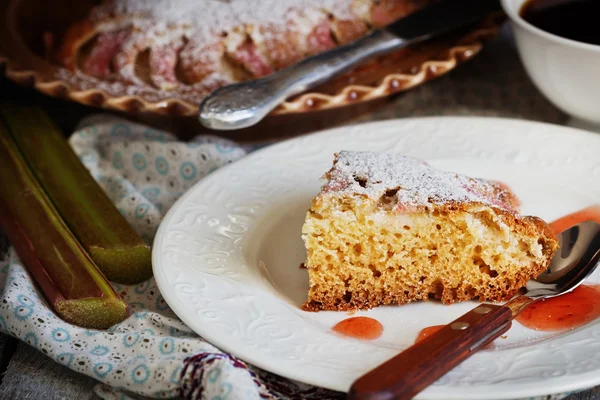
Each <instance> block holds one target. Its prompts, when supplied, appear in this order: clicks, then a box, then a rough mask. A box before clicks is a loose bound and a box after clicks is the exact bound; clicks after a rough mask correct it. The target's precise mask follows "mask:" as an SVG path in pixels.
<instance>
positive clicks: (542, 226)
mask: <svg viewBox="0 0 600 400" xmlns="http://www.w3.org/2000/svg"><path fill="white" fill-rule="evenodd" d="M325 178H326V179H327V183H325V185H324V186H323V188H322V190H321V193H319V194H318V195H317V197H315V199H314V200H313V202H312V205H311V208H310V209H309V211H308V213H307V215H306V221H305V224H304V227H303V228H302V233H303V236H302V238H303V240H304V242H305V245H306V249H307V261H306V263H305V264H306V267H307V268H308V273H309V278H310V290H309V293H308V301H307V302H306V303H305V304H304V305H303V308H304V309H305V310H307V311H318V310H352V309H361V308H371V307H375V306H379V305H383V304H404V303H407V302H409V301H414V300H425V299H428V298H430V297H433V298H435V299H440V300H441V301H442V302H443V303H446V304H449V303H454V302H457V301H464V300H469V299H474V298H478V299H479V300H480V301H500V300H507V299H509V298H511V297H512V296H513V295H515V294H516V292H517V291H518V290H519V288H521V287H523V286H524V285H525V283H526V282H527V281H528V280H529V279H531V278H533V277H536V276H537V275H538V274H540V273H541V272H542V271H544V270H545V269H546V268H547V266H548V264H549V262H550V260H551V258H552V256H553V254H554V252H555V250H556V248H557V246H558V243H557V240H556V238H555V237H554V234H553V233H552V231H551V229H550V227H549V226H548V225H547V224H546V223H545V222H544V221H542V220H541V219H539V218H537V217H529V216H521V215H519V214H518V213H517V210H516V208H517V207H518V200H517V198H516V197H515V195H514V194H513V193H511V192H510V190H509V189H508V188H506V187H505V186H504V185H501V184H499V183H494V182H490V181H485V180H481V179H473V178H469V177H467V176H464V175H460V174H456V173H453V172H445V171H440V170H438V169H435V168H433V167H431V166H430V165H428V164H427V163H425V162H423V161H420V160H417V159H414V158H408V157H404V156H401V155H397V154H383V153H372V152H348V151H342V152H340V153H339V154H336V156H335V161H334V164H333V167H332V168H331V169H330V170H329V172H327V173H326V174H325Z"/></svg>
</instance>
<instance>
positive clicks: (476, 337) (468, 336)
mask: <svg viewBox="0 0 600 400" xmlns="http://www.w3.org/2000/svg"><path fill="white" fill-rule="evenodd" d="M558 242H559V246H560V247H559V249H558V251H557V252H556V253H555V254H554V257H553V258H552V260H551V262H550V265H549V267H548V268H547V269H546V271H544V272H543V273H542V274H540V275H539V276H538V277H537V278H536V279H532V280H530V281H529V282H528V283H527V285H526V287H525V291H524V293H523V294H521V295H519V296H517V297H515V298H514V299H512V300H511V301H509V302H508V303H506V304H505V305H495V304H482V305H480V306H479V307H476V308H475V309H473V310H471V311H469V312H468V313H466V314H464V315H463V316H461V317H460V318H458V319H456V320H454V321H453V322H451V323H450V324H448V325H446V326H444V327H443V328H441V329H440V330H439V331H437V332H436V333H434V334H432V335H431V336H429V337H427V338H426V339H425V340H423V341H421V342H419V343H417V344H415V345H413V346H411V347H409V348H408V349H406V350H405V351H403V352H402V353H400V354H398V355H397V356H395V357H393V358H392V359H390V360H388V361H386V362H385V363H384V364H382V365H381V366H379V367H377V368H375V369H374V370H372V371H370V372H368V373H366V374H365V375H363V376H362V377H360V378H359V379H357V380H356V381H355V382H354V384H353V385H352V387H351V388H350V393H349V394H348V398H349V399H378V400H382V399H397V400H403V399H407V400H408V399H411V398H412V397H413V396H414V395H416V394H417V393H419V392H420V391H422V390H423V389H425V388H426V387H427V386H429V385H430V384H432V383H433V382H435V381H436V380H437V379H438V378H440V377H442V376H443V375H444V374H446V373H447V372H448V371H450V370H451V369H452V368H454V367H455V366H457V365H458V364H460V363H461V362H462V361H464V360H466V359H467V358H469V357H470V356H471V355H472V354H474V353H475V352H477V351H478V350H480V349H482V348H483V347H485V346H486V345H487V344H489V343H490V342H492V341H493V340H494V339H496V338H497V337H499V336H500V335H502V334H503V333H504V332H506V331H507V330H508V329H509V328H510V326H511V322H512V320H513V319H514V318H516V317H517V316H518V315H519V313H520V312H521V311H523V310H524V309H525V308H526V307H528V306H529V305H531V304H533V303H535V302H537V301H540V300H544V299H549V298H552V297H557V296H560V295H563V294H565V293H569V292H571V291H573V290H574V289H575V288H577V286H579V285H581V283H582V282H583V281H584V280H585V279H586V278H587V277H588V276H590V275H591V274H592V273H593V272H594V270H595V269H596V267H597V266H598V264H599V260H600V224H598V223H597V222H595V221H586V222H582V223H580V224H577V225H575V226H573V227H571V228H569V229H567V230H565V231H563V232H562V233H560V234H559V235H558Z"/></svg>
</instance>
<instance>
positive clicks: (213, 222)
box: [153, 118, 600, 400]
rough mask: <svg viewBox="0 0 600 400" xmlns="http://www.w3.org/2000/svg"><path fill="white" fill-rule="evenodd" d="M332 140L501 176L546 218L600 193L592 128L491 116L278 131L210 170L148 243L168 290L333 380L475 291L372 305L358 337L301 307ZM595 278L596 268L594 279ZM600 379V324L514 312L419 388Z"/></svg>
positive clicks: (210, 329) (488, 390) (560, 386)
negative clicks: (505, 327) (495, 333)
mask: <svg viewBox="0 0 600 400" xmlns="http://www.w3.org/2000/svg"><path fill="white" fill-rule="evenodd" d="M339 150H376V151H384V152H397V153H402V154H405V155H410V156H414V157H419V158H422V159H425V160H427V161H429V162H430V163H431V164H433V165H434V166H437V167H441V168H444V169H448V170H454V171H456V172H462V173H466V174H469V175H472V176H477V177H482V178H490V179H496V180H500V181H502V182H504V183H507V184H508V185H509V186H511V187H512V189H513V190H514V191H515V192H516V193H517V195H518V196H519V197H520V199H521V200H522V203H523V206H522V211H523V212H524V213H528V214H535V215H538V216H540V217H542V218H544V219H546V220H553V219H555V218H558V217H560V216H562V215H564V214H567V213H570V212H574V211H576V210H578V209H581V208H583V207H586V206H589V205H591V204H594V203H596V202H600V183H599V182H600V181H599V180H600V136H599V135H596V134H591V133H587V132H583V131H578V130H574V129H570V128H564V127H560V126H554V125H546V124H539V123H532V122H524V121H516V120H505V119H492V118H425V119H405V120H393V121H384V122H377V123H370V124H365V125H357V126H352V127H342V128H338V129H333V130H329V131H326V132H322V133H318V134H314V135H310V136H305V137H301V138H298V139H294V140H290V141H286V142H283V143H280V144H277V145H274V146H271V147H268V148H266V149H263V150H260V151H257V152H255V153H253V154H251V155H249V156H248V157H246V158H245V159H243V160H241V161H238V162H236V163H235V164H232V165H230V166H227V167H225V168H222V169H221V170H218V171H216V172H214V173H213V174H211V175H210V176H208V177H207V178H205V179H204V180H202V181H201V182H199V183H198V184H197V185H196V186H194V187H193V188H192V189H190V190H189V191H188V192H187V193H186V194H185V195H184V196H183V197H182V198H181V199H180V200H179V201H178V202H177V203H176V204H175V205H174V206H173V208H172V209H171V210H170V211H169V213H168V214H167V216H166V217H165V219H164V221H163V222H162V224H161V226H160V229H159V230H158V233H157V236H156V239H155V242H154V250H153V264H154V274H155V277H156V280H157V282H158V286H159V288H160V291H161V292H162V294H163V296H164V298H165V299H166V301H167V303H168V304H169V305H170V306H171V308H172V309H173V310H174V311H175V313H176V314H177V315H178V316H179V317H180V318H181V319H182V320H183V321H184V322H185V323H186V324H187V325H188V326H190V327H191V328H192V329H194V330H195V331H196V332H197V333H198V334H199V335H201V336H203V337H204V338H206V339H207V340H209V341H210V342H212V343H214V344H215V345H217V346H219V347H220V348H221V349H223V350H226V351H229V352H231V353H232V354H234V355H235V356H237V357H239V358H241V359H243V360H245V361H247V362H249V363H251V364H254V365H256V366H258V367H261V368H263V369H266V370H268V371H272V372H274V373H277V374H279V375H282V376H285V377H288V378H291V379H295V380H298V381H301V382H306V383H311V384H314V385H319V386H323V387H327V388H331V389H335V390H341V391H346V390H348V388H349V386H350V384H351V383H352V381H353V380H354V379H355V378H357V377H358V376H360V375H361V374H363V373H364V372H366V371H367V370H369V369H371V368H373V367H375V366H377V365H378V364H380V363H381V362H382V361H384V360H386V359H388V358H390V357H392V356H393V355H395V354H396V353H398V352H399V351H400V350H402V349H404V348H406V347H408V346H410V345H411V344H412V343H413V342H414V340H415V337H416V335H417V333H418V332H419V331H420V330H421V329H422V328H424V327H427V326H430V325H439V324H444V323H447V322H450V321H451V320H453V319H455V318H457V317H459V316H460V315H461V314H463V313H464V312H466V311H467V310H469V309H470V308H472V307H474V306H475V304H474V303H463V304H456V305H452V306H444V305H441V304H438V303H436V302H422V303H413V304H409V305H406V306H387V307H379V308H376V309H373V310H370V311H364V312H358V313H356V314H355V315H368V316H371V317H373V318H375V319H377V320H379V321H380V322H381V323H382V324H383V326H384V329H385V330H384V333H383V335H382V336H381V338H379V339H377V340H375V341H371V342H368V341H359V340H353V339H348V338H345V337H341V336H338V335H337V334H334V333H332V332H331V330H330V329H331V327H332V326H333V325H335V324H336V323H337V322H338V321H340V320H343V319H345V318H347V317H348V313H344V312H319V313H308V312H304V311H302V310H301V309H300V308H299V305H300V304H301V303H302V302H303V301H304V300H305V298H306V294H307V291H308V277H307V272H306V271H305V270H302V269H300V268H299V265H300V263H301V262H303V261H304V257H305V251H304V246H303V243H302V240H301V238H300V229H301V226H302V223H303V220H304V216H305V212H306V209H307V207H308V206H309V203H310V200H311V198H312V197H313V196H314V195H315V194H317V193H318V191H319V188H320V184H321V182H320V181H319V177H320V176H321V175H322V174H323V172H325V171H326V170H327V169H328V168H329V167H330V165H331V162H332V157H333V153H334V152H336V151H339ZM591 279H592V280H593V281H595V282H600V274H596V275H595V276H594V277H592V278H591ZM597 384H600V324H592V325H588V326H586V327H583V328H581V329H578V330H575V331H571V332H567V333H562V334H557V333H553V334H550V333H540V332H534V331H530V330H527V329H525V328H524V327H522V326H520V325H519V324H518V323H515V324H514V326H513V328H512V329H511V330H510V331H509V332H508V337H507V338H506V339H498V340H497V341H496V342H495V346H494V348H493V349H491V350H487V351H483V352H480V353H478V354H476V355H474V356H473V357H471V358H470V359H469V360H467V361H466V362H464V363H463V364H461V365H460V366H459V367H457V368H455V369H454V370H453V371H451V372H450V373H449V374H447V375H446V376H445V377H443V378H442V379H440V380H439V381H438V382H437V383H436V384H435V385H433V386H431V387H429V388H428V389H426V390H425V391H424V392H422V393H421V394H420V395H419V396H418V398H419V399H461V400H466V399H509V398H510V399H512V398H524V397H530V396H539V395H545V394H551V393H561V392H568V391H572V390H578V389H585V388H589V387H593V386H595V385H597Z"/></svg>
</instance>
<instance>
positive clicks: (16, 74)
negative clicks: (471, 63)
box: [0, 0, 504, 117]
mask: <svg viewBox="0 0 600 400" xmlns="http://www.w3.org/2000/svg"><path fill="white" fill-rule="evenodd" d="M7 3H8V5H7V4H5V5H4V6H3V7H0V20H1V21H4V22H5V23H4V24H2V25H4V26H2V25H0V34H1V35H0V36H1V37H2V38H3V41H4V43H2V44H0V69H1V67H2V66H4V70H5V71H4V73H5V75H6V76H7V77H8V78H9V79H11V80H13V81H15V82H17V83H18V84H21V85H24V86H30V87H34V88H35V89H36V90H38V91H40V92H42V93H45V94H47V95H50V96H54V97H60V98H64V99H69V100H72V101H75V102H78V103H81V104H85V105H90V106H95V107H103V108H108V109H113V110H119V111H124V112H128V113H140V112H142V113H153V114H160V115H169V116H181V117H193V116H196V115H197V114H198V104H199V103H198V104H195V103H192V102H190V101H187V100H185V99H183V98H178V97H177V93H174V97H173V98H166V99H158V100H156V101H151V100H149V99H147V98H145V97H144V96H140V95H122V96H115V95H111V94H110V93H107V92H106V91H104V90H100V89H96V88H93V89H89V88H86V89H82V88H80V87H77V86H76V85H72V84H69V83H68V82H67V81H66V80H63V79H59V78H58V77H57V74H58V71H60V72H61V73H63V74H66V75H67V76H69V75H71V76H72V75H74V73H73V72H72V71H70V70H68V69H66V68H63V67H59V66H56V65H53V64H50V63H49V62H47V61H46V60H44V59H43V58H41V57H39V56H37V55H35V54H34V53H33V52H32V51H30V50H29V49H28V48H27V47H26V46H25V45H24V44H23V41H22V40H20V38H18V37H16V36H17V33H16V32H15V30H14V29H12V28H11V26H12V24H11V23H12V21H11V16H12V15H13V13H15V12H16V11H15V10H16V9H17V6H16V5H17V4H18V0H10V1H8V2H7ZM3 14H4V15H3ZM502 22H504V17H503V16H502V17H501V18H498V17H497V16H492V17H490V18H488V19H487V20H486V21H485V22H483V23H482V24H481V25H480V26H478V27H477V28H475V29H474V30H473V31H471V32H469V33H467V34H466V35H465V36H464V37H462V38H459V39H458V40H457V42H456V44H455V45H454V46H451V47H450V48H448V49H447V54H448V57H447V58H446V59H443V60H439V59H436V60H428V61H424V62H423V63H421V64H420V65H419V66H417V68H415V69H416V70H415V71H413V72H414V73H409V74H407V73H391V74H388V75H386V76H385V77H383V79H382V80H381V81H380V82H379V83H378V84H376V85H352V84H349V85H347V86H345V87H343V88H341V89H339V90H337V91H336V93H335V94H327V93H320V92H316V91H311V92H308V93H305V94H302V95H300V96H298V97H295V98H293V99H291V100H288V101H285V102H283V103H282V104H281V105H280V106H279V107H277V108H276V109H275V110H274V111H273V112H272V115H278V114H295V113H305V112H310V111H318V110H326V109H332V108H336V107H343V106H346V105H350V104H356V103H360V102H365V101H370V100H375V99H378V98H382V97H385V96H388V95H390V94H393V93H398V92H401V91H404V90H408V89H410V88H412V87H415V86H417V85H420V84H422V83H425V82H427V81H429V80H431V79H434V78H436V77H439V76H441V75H443V74H445V73H446V72H449V71H450V70H452V69H454V68H456V67H457V66H458V65H459V64H460V63H462V62H464V61H466V60H469V59H471V58H473V57H474V56H475V55H476V54H478V53H479V52H480V51H481V49H482V48H483V45H484V43H485V42H486V41H487V40H488V39H490V38H492V37H494V36H495V35H496V34H497V33H498V30H499V27H500V26H501V24H502ZM2 46H4V47H5V48H6V49H8V51H9V52H12V53H14V54H19V56H20V57H21V58H20V59H11V58H10V56H7V55H3V54H2Z"/></svg>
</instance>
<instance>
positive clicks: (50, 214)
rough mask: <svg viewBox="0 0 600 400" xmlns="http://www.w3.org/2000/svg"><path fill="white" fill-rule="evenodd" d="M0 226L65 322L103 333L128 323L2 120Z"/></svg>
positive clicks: (121, 304) (120, 304) (123, 305)
mask: <svg viewBox="0 0 600 400" xmlns="http://www.w3.org/2000/svg"><path fill="white" fill-rule="evenodd" d="M0 223H1V225H2V226H3V228H4V231H5V232H6V234H7V235H8V239H9V240H10V242H11V244H12V246H13V247H14V248H15V250H16V252H17V254H18V255H19V258H20V259H21V261H22V262H23V264H24V265H25V267H26V268H27V270H28V271H29V272H30V273H31V275H32V276H33V278H34V280H35V281H36V282H37V283H38V285H39V286H40V288H41V289H42V291H43V292H44V294H45V296H46V298H47V299H48V300H49V302H50V303H51V304H52V306H53V307H54V309H55V311H56V313H57V314H58V315H59V316H60V317H61V318H63V319H64V320H65V321H67V322H70V323H72V324H76V325H80V326H83V327H85V328H94V329H105V328H108V327H110V326H112V325H114V324H116V323H118V322H121V321H123V320H124V319H125V318H127V314H128V310H127V304H126V303H125V302H124V301H123V300H122V299H121V297H120V296H119V295H118V294H117V293H116V292H115V290H114V288H113V287H112V286H111V284H110V283H109V282H108V281H107V280H106V278H105V277H104V275H102V272H100V270H99V269H98V268H97V267H96V265H95V264H94V262H93V261H92V259H91V258H90V256H89V255H88V254H87V253H86V252H85V250H84V249H83V248H82V247H81V246H80V244H79V243H78V242H77V239H76V238H75V236H73V234H72V233H71V232H70V231H69V229H68V227H67V226H66V225H65V223H64V221H63V220H62V219H61V217H60V215H59V213H58V211H57V210H56V208H55V207H54V205H53V204H52V202H51V201H50V199H49V198H48V197H47V196H46V194H45V193H44V191H43V189H42V188H41V186H40V185H39V183H38V182H37V181H36V179H35V177H34V176H33V173H32V172H31V170H30V169H29V167H28V166H27V163H26V162H25V160H24V159H23V157H22V155H21V154H20V152H19V150H18V148H17V146H16V144H15V143H14V141H13V140H12V138H11V137H10V135H9V134H8V131H7V129H6V127H5V125H4V124H3V123H2V122H1V121H0Z"/></svg>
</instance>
